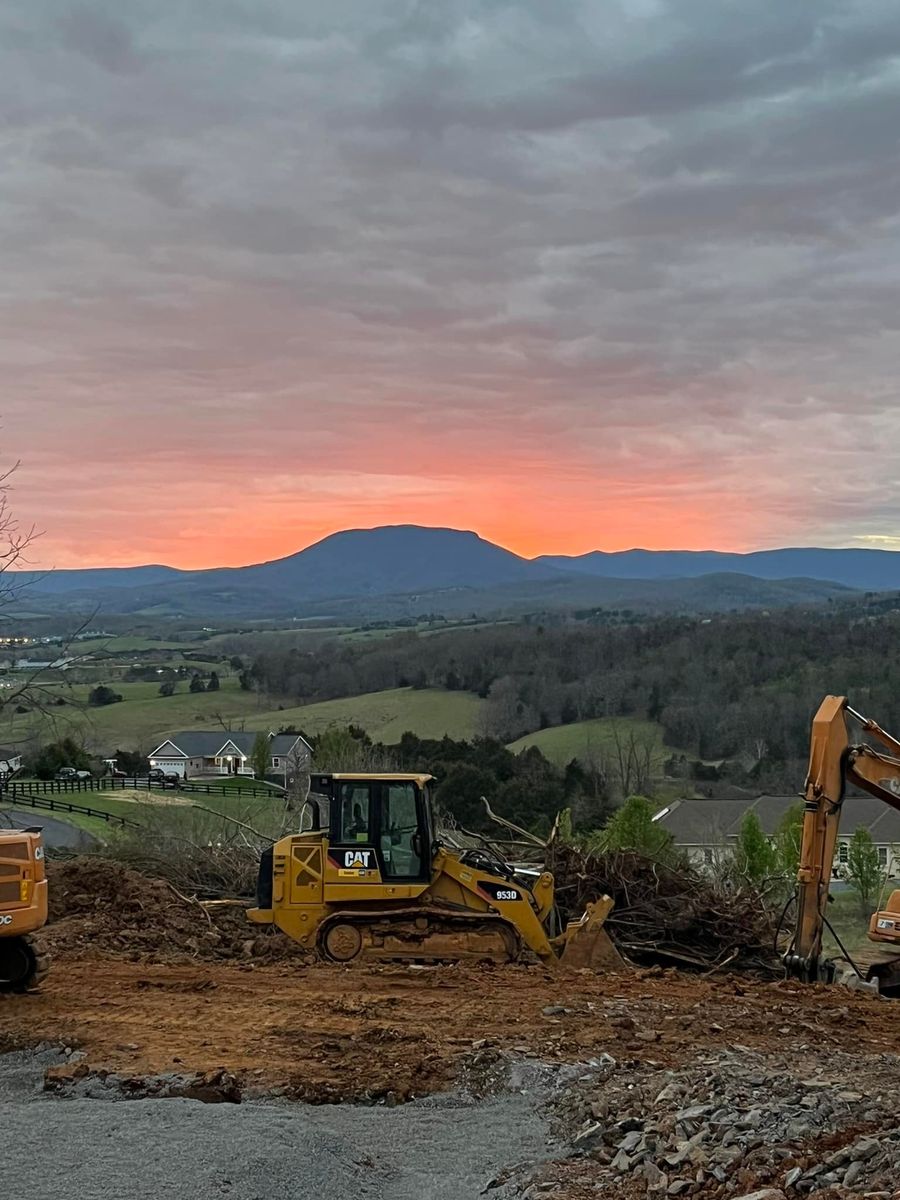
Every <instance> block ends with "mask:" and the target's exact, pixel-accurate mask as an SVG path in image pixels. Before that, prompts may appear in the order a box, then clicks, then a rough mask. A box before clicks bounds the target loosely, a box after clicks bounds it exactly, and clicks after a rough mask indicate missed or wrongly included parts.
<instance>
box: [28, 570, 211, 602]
mask: <svg viewBox="0 0 900 1200" xmlns="http://www.w3.org/2000/svg"><path fill="white" fill-rule="evenodd" d="M186 574H188V572H186V571H179V570H178V568H177V567H161V566H148V567H82V568H76V569H74V570H60V571H19V572H16V583H17V586H19V585H24V586H27V587H31V588H34V589H35V590H36V591H39V592H43V593H44V594H45V595H48V596H61V595H64V594H65V593H66V592H78V591H81V590H83V589H84V588H103V589H105V588H130V587H140V586H141V585H142V584H145V585H149V584H156V583H172V582H174V581H175V580H176V579H181V578H182V577H183V576H184V575H186Z"/></svg>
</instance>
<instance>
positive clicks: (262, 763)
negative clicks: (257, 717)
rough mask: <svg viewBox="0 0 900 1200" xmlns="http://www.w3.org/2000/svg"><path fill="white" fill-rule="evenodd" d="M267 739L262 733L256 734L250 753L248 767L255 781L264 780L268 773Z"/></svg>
mask: <svg viewBox="0 0 900 1200" xmlns="http://www.w3.org/2000/svg"><path fill="white" fill-rule="evenodd" d="M270 757H271V756H270V754H269V739H268V737H267V736H266V734H264V733H258V734H257V735H256V738H255V740H254V742H253V749H252V750H251V751H250V765H251V767H252V768H253V774H254V775H255V776H256V778H257V779H265V777H266V776H267V775H268V773H269V759H270Z"/></svg>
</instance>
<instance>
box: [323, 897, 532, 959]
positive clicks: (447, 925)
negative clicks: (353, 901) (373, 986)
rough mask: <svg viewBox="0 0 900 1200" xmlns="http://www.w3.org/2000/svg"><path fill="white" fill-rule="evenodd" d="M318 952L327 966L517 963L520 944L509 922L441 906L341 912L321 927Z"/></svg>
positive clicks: (500, 918)
mask: <svg viewBox="0 0 900 1200" xmlns="http://www.w3.org/2000/svg"><path fill="white" fill-rule="evenodd" d="M317 948H318V951H319V953H320V955H321V957H322V958H324V959H326V960H327V961H330V962H342V963H347V962H355V961H359V960H365V961H367V962H372V961H378V962H426V963H436V962H459V961H460V960H468V961H471V962H494V963H512V962H517V961H518V960H519V959H520V958H521V956H522V951H523V946H522V941H521V938H520V937H519V934H518V933H517V931H516V930H515V928H514V927H513V926H512V925H511V924H510V922H509V921H506V920H504V919H503V918H502V917H500V916H492V915H490V914H486V913H466V912H463V911H456V910H453V909H443V908H431V909H423V908H403V909H397V910H396V911H393V912H385V911H384V910H383V909H381V910H378V909H376V910H371V911H360V910H356V909H342V910H340V911H338V912H335V913H332V914H331V916H330V917H328V919H327V920H326V921H323V922H322V924H321V926H320V927H319V932H318V939H317Z"/></svg>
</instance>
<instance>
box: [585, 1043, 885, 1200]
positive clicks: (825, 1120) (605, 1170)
mask: <svg viewBox="0 0 900 1200" xmlns="http://www.w3.org/2000/svg"><path fill="white" fill-rule="evenodd" d="M808 1061H809V1060H807V1062H808ZM803 1065H804V1063H803V1059H802V1056H798V1058H797V1060H796V1061H794V1060H792V1059H791V1058H790V1057H789V1056H786V1055H771V1054H767V1055H758V1054H754V1053H752V1052H751V1051H750V1050H748V1049H746V1048H744V1047H740V1046H733V1047H731V1048H730V1049H728V1050H726V1051H723V1052H718V1053H715V1054H712V1055H708V1056H706V1057H704V1058H702V1059H700V1060H697V1061H695V1062H694V1063H692V1064H691V1065H690V1066H686V1067H682V1068H680V1069H677V1070H665V1069H663V1068H660V1067H654V1066H649V1065H646V1066H643V1067H640V1066H638V1067H635V1068H633V1069H621V1068H619V1067H618V1065H617V1064H615V1063H614V1061H613V1060H612V1059H609V1058H608V1059H607V1060H605V1061H601V1062H600V1063H599V1064H598V1067H597V1070H596V1072H595V1073H594V1076H593V1078H592V1079H590V1080H589V1079H587V1078H586V1079H583V1080H582V1081H581V1082H580V1083H579V1084H578V1085H577V1086H576V1087H575V1088H574V1089H570V1090H569V1092H568V1094H567V1096H566V1097H565V1098H564V1100H563V1101H562V1105H561V1111H562V1113H563V1115H564V1117H565V1118H568V1120H569V1121H572V1119H573V1118H575V1120H576V1121H577V1122H578V1126H577V1129H576V1132H575V1133H574V1136H573V1137H572V1147H573V1150H574V1152H575V1155H576V1156H577V1157H579V1158H580V1159H581V1160H583V1161H582V1163H580V1164H578V1165H577V1170H576V1175H575V1177H576V1178H578V1172H580V1173H581V1176H582V1178H583V1182H585V1183H589V1184H590V1192H591V1194H600V1195H604V1194H609V1195H614V1194H615V1195H619V1194H624V1195H636V1196H639V1195H647V1196H649V1197H653V1198H656V1200H667V1198H668V1197H678V1196H684V1197H689V1196H702V1197H704V1198H706V1197H709V1198H710V1200H713V1198H718V1197H741V1196H744V1195H747V1194H749V1193H753V1192H755V1191H759V1190H761V1189H762V1190H766V1189H769V1191H768V1194H769V1195H774V1196H777V1195H778V1194H779V1193H784V1194H785V1195H787V1196H803V1195H809V1194H811V1193H815V1194H817V1195H820V1196H824V1195H830V1194H833V1195H839V1196H848V1195H864V1194H865V1195H868V1196H870V1197H873V1198H874V1196H877V1197H879V1200H887V1198H888V1197H892V1196H894V1194H895V1190H896V1188H897V1187H898V1181H900V1124H898V1119H897V1114H898V1112H900V1058H898V1057H897V1056H896V1055H880V1056H876V1057H875V1058H874V1059H873V1058H872V1057H871V1056H869V1057H868V1058H867V1059H866V1075H865V1077H866V1089H865V1090H862V1088H861V1087H859V1088H857V1087H855V1086H854V1085H853V1084H852V1083H848V1082H847V1081H848V1080H853V1079H854V1078H855V1077H857V1078H858V1077H859V1065H860V1063H859V1059H854V1058H853V1057H852V1056H850V1055H848V1054H845V1053H834V1054H832V1055H829V1058H828V1061H827V1064H826V1069H824V1070H821V1069H820V1071H819V1072H818V1073H816V1074H814V1075H812V1076H811V1077H805V1076H804V1074H803ZM873 1081H875V1082H876V1085H877V1086H876V1090H875V1091H874V1092H873V1090H872V1083H873ZM573 1165H575V1164H573ZM566 1175H567V1176H568V1177H569V1178H570V1179H571V1178H572V1173H571V1172H569V1171H567V1172H566ZM607 1189H609V1190H608V1193H607ZM771 1189H774V1192H773V1191H772V1190H771ZM566 1194H568V1193H566ZM575 1194H578V1195H581V1194H582V1193H580V1192H576V1193H575ZM584 1194H587V1193H584Z"/></svg>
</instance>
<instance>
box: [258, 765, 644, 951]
mask: <svg viewBox="0 0 900 1200" xmlns="http://www.w3.org/2000/svg"><path fill="white" fill-rule="evenodd" d="M432 783H433V779H432V776H430V775H424V774H376V775H359V774H316V775H313V776H312V779H311V786H310V795H309V798H308V800H307V801H306V804H305V806H304V809H303V812H302V814H301V820H300V827H301V832H300V833H295V834H289V835H287V836H286V837H283V838H281V839H280V840H279V841H277V842H276V843H275V844H274V845H273V846H272V847H271V848H269V849H267V850H266V851H265V852H264V853H263V855H262V859H261V862H260V868H259V881H258V885H257V905H256V907H255V908H251V909H250V910H249V913H248V916H249V919H250V920H251V921H252V922H254V923H256V924H259V925H275V926H277V927H278V928H279V929H280V930H282V931H283V932H284V933H286V934H287V936H288V937H290V938H292V939H293V940H294V941H295V942H297V943H299V945H301V946H304V947H306V948H307V949H308V950H310V951H312V952H315V953H316V954H318V955H319V956H320V957H321V958H323V959H327V960H330V961H332V962H338V963H350V962H354V961H357V960H359V959H368V960H372V959H375V960H407V961H418V962H423V961H424V962H429V961H431V962H457V961H465V960H470V961H485V960H487V961H493V962H514V961H516V960H518V959H520V958H523V957H527V955H528V954H529V952H530V954H531V955H533V956H535V957H536V958H538V959H539V960H541V961H542V962H544V963H546V964H551V965H552V964H556V963H558V962H563V963H565V964H567V965H569V966H575V967H588V968H593V969H604V968H605V969H612V970H614V969H616V968H618V967H621V966H622V965H623V963H622V959H621V958H620V956H619V954H618V952H617V950H616V949H615V947H614V946H613V944H612V942H611V941H610V938H609V935H608V933H607V932H606V930H605V929H604V922H605V920H606V917H607V915H608V914H609V912H610V910H611V908H612V901H611V900H610V899H609V898H608V897H598V899H597V902H596V903H595V904H592V905H589V906H588V907H587V909H586V911H585V912H584V913H583V914H582V915H581V917H580V919H579V920H577V921H570V922H569V923H568V924H567V926H566V928H565V929H562V930H561V931H559V932H557V930H556V928H555V912H556V910H555V900H554V887H553V876H552V875H551V874H549V873H548V872H543V873H541V874H540V875H538V876H537V877H536V878H535V877H534V875H533V874H531V875H529V874H528V873H525V872H517V871H516V870H515V869H514V868H513V867H512V866H510V865H509V864H507V863H506V862H504V861H503V860H502V858H500V857H499V856H498V855H497V854H496V853H495V852H494V851H493V850H492V849H490V848H489V847H488V846H486V845H485V846H481V847H477V848H475V847H473V848H470V849H457V848H451V847H449V846H447V845H445V844H444V843H442V841H441V839H440V838H439V837H438V835H437V833H436V829H435V814H434V805H433V802H432Z"/></svg>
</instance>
